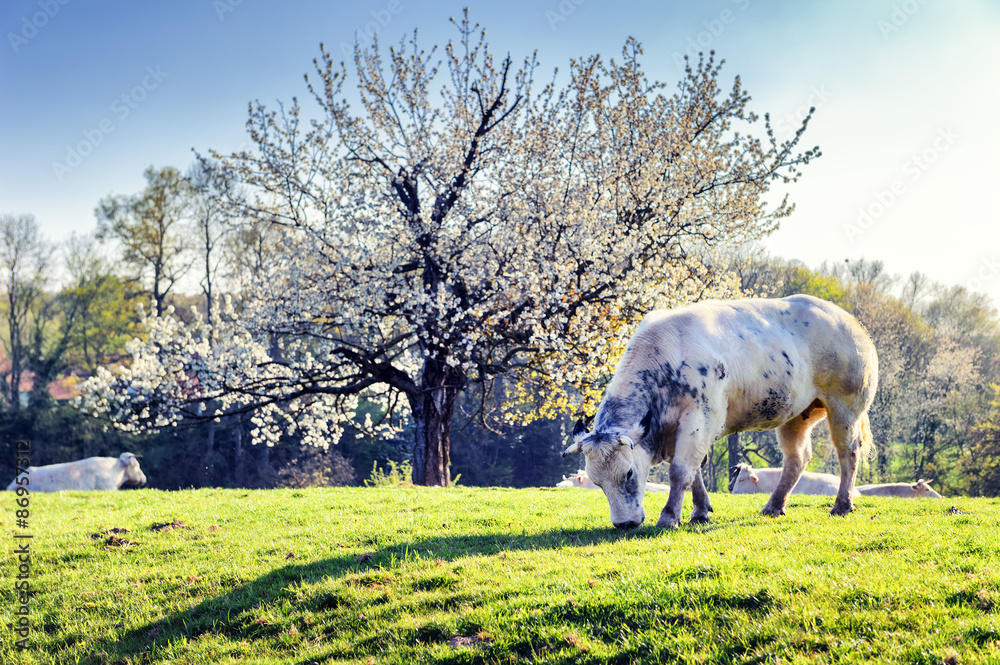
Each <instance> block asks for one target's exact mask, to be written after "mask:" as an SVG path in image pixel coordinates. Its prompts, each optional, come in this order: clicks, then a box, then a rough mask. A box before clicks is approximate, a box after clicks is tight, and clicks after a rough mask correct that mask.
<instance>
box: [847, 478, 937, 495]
mask: <svg viewBox="0 0 1000 665" xmlns="http://www.w3.org/2000/svg"><path fill="white" fill-rule="evenodd" d="M858 492H860V493H861V494H862V495H863V496H899V497H903V498H905V499H941V498H943V497H942V496H941V495H940V494H938V493H937V492H935V491H934V490H933V489H931V486H930V484H929V483H928V482H927V481H926V480H922V479H921V480H918V481H917V482H915V483H913V484H910V483H883V484H881V485H860V486H859V487H858Z"/></svg>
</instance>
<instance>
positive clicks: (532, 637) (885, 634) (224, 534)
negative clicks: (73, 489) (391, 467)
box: [0, 488, 1000, 665]
mask: <svg viewBox="0 0 1000 665" xmlns="http://www.w3.org/2000/svg"><path fill="white" fill-rule="evenodd" d="M665 498H666V497H665V496H664V495H650V496H647V497H646V512H647V515H649V519H647V522H655V520H656V517H657V515H658V514H659V510H660V508H661V507H662V502H663V501H664V500H665ZM13 499H14V496H13V494H10V493H8V494H6V495H5V499H4V501H3V505H4V508H3V509H2V511H0V523H2V525H3V532H4V534H5V535H6V536H7V543H6V544H4V549H5V551H7V552H8V555H7V556H5V557H4V559H3V569H2V575H3V578H2V585H0V586H2V588H0V608H2V611H3V612H4V615H5V616H4V618H3V622H2V623H3V633H2V635H0V663H5V664H6V663H16V662H21V663H32V664H34V663H39V664H41V663H46V664H48V663H52V664H58V665H66V664H70V663H92V664H95V665H96V664H98V663H100V664H102V665H103V664H106V663H211V664H212V665H222V664H226V663H288V664H295V665H308V664H310V663H321V664H324V665H327V664H333V663H407V664H409V663H515V662H539V663H633V662H643V663H647V662H648V663H653V662H684V663H697V662H703V663H726V664H729V663H776V662H780V663H876V662H899V663H926V664H932V663H933V664H938V663H988V662H1000V625H998V621H997V612H998V610H1000V538H998V535H997V534H998V528H997V527H998V523H1000V501H997V500H986V499H945V500H943V501H934V500H916V501H905V500H892V499H876V498H864V499H861V500H859V505H858V510H857V511H856V512H855V513H853V514H852V515H850V516H849V517H847V518H832V517H830V516H829V515H828V514H827V511H828V510H829V507H830V505H831V500H832V497H803V496H793V497H792V500H791V503H790V506H789V510H788V515H787V516H785V517H782V518H779V519H769V518H764V517H761V516H759V514H758V513H759V510H760V508H761V507H762V506H763V503H764V501H765V500H766V497H765V496H763V495H756V496H738V497H731V496H728V495H717V496H713V502H714V505H715V514H714V520H715V521H714V523H713V524H711V525H708V526H698V527H682V528H681V529H679V530H676V531H661V530H658V529H656V528H655V527H651V526H645V527H642V528H640V529H638V530H636V531H634V532H630V533H623V532H618V531H615V530H613V529H611V528H610V524H609V521H608V511H607V504H606V502H605V500H604V497H603V495H602V494H600V493H599V492H593V491H583V490H571V489H567V490H504V489H478V488H455V489H448V490H435V489H405V488H373V489H353V488H352V489H315V490H272V491H252V492H248V491H244V490H197V491H185V492H159V491H149V490H143V491H128V492H117V493H66V494H63V495H35V496H33V497H32V503H31V510H32V517H31V519H32V523H31V528H30V531H31V532H32V533H34V535H35V539H34V541H33V545H32V547H33V558H32V566H33V570H32V584H33V587H34V589H35V590H36V595H35V597H34V599H33V601H32V605H31V616H32V620H33V622H34V625H35V630H34V632H33V634H32V636H31V639H30V648H29V649H28V650H26V651H17V650H16V649H15V639H16V636H15V635H14V634H13V633H12V632H11V629H10V627H9V624H10V621H11V618H12V613H11V610H12V608H13V607H14V605H15V599H16V597H15V594H14V591H13V584H14V582H13V578H14V575H15V573H16V566H15V563H14V561H13V559H12V557H11V556H10V555H9V552H10V551H11V550H12V549H13V547H14V544H13V543H14V539H13V537H12V533H13V532H14V531H15V530H16V529H15V528H14V510H15V508H14V505H13ZM952 506H954V507H956V508H958V509H960V510H961V511H964V514H954V513H949V512H948V509H949V508H950V507H952ZM687 509H688V511H689V510H690V499H688V507H687ZM175 520H176V521H181V522H183V523H184V524H185V525H186V528H185V527H179V528H173V529H164V530H160V531H153V530H151V528H150V527H151V526H152V525H154V524H158V523H164V522H174V521H175ZM112 528H119V529H121V528H124V529H127V530H128V531H127V532H119V533H108V531H109V530H110V529H112ZM112 537H114V539H118V540H113V539H112ZM121 539H124V540H127V541H131V543H130V544H128V543H126V544H121V543H120V541H121ZM456 638H459V639H457V640H456Z"/></svg>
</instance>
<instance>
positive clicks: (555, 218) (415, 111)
mask: <svg viewBox="0 0 1000 665" xmlns="http://www.w3.org/2000/svg"><path fill="white" fill-rule="evenodd" d="M455 25H456V27H457V29H458V37H457V39H456V41H453V42H449V43H448V44H447V45H446V46H445V47H444V48H443V53H441V52H439V49H438V48H436V47H435V48H432V49H430V50H429V51H426V50H423V49H421V48H420V46H419V45H418V42H417V36H416V33H414V34H413V35H412V37H410V38H407V39H404V40H402V41H401V42H400V43H399V44H398V45H397V46H395V47H392V48H390V49H389V51H388V53H387V54H384V53H383V52H382V50H381V47H380V45H379V43H378V41H377V40H376V41H375V42H373V43H372V45H371V46H370V47H369V48H361V47H360V46H358V47H357V48H356V51H355V57H354V63H353V68H351V67H348V66H347V65H346V64H345V63H340V64H337V63H335V61H334V58H333V56H332V55H331V54H330V53H329V52H327V51H326V50H325V49H323V48H322V47H321V53H320V56H319V58H317V60H316V61H315V65H316V75H315V76H313V77H307V86H308V90H309V91H310V93H311V94H312V96H313V97H314V100H315V102H316V104H317V105H318V108H319V109H320V112H321V113H320V117H318V118H315V119H311V120H307V119H305V118H304V116H303V109H302V107H301V106H300V105H299V104H298V102H297V101H295V102H294V103H293V104H292V105H291V106H290V107H288V108H285V107H281V108H279V109H278V110H269V109H267V108H266V107H264V106H263V105H261V104H259V103H255V104H252V105H251V108H250V118H249V121H248V129H249V134H250V138H251V140H252V143H253V149H252V150H250V151H244V152H240V153H236V154H232V155H221V154H214V153H213V155H212V160H211V162H212V164H211V165H210V168H211V171H212V173H213V175H214V178H215V184H214V187H213V191H216V192H219V196H220V197H221V198H222V202H223V203H224V206H225V209H226V210H227V211H228V215H229V217H230V219H233V220H239V221H240V223H242V224H247V225H250V224H268V225H271V226H272V227H278V228H279V229H280V230H281V233H280V235H278V236H277V237H276V238H275V239H274V247H273V248H272V252H271V257H272V258H271V260H269V262H268V263H267V264H266V265H262V266H259V268H258V269H257V270H253V271H250V272H249V273H248V278H247V279H246V280H245V281H244V282H243V283H242V284H241V285H240V289H239V292H238V296H239V297H238V298H237V299H236V300H230V301H229V305H228V311H227V312H226V313H224V314H223V315H221V316H216V317H215V319H214V321H213V324H214V325H213V326H212V327H211V329H210V328H209V326H208V325H207V324H206V323H205V322H204V321H200V322H199V323H197V324H195V325H194V326H183V325H181V324H180V323H178V322H176V321H175V320H173V319H172V318H171V317H170V316H169V315H167V316H155V315H151V316H150V317H149V318H147V320H146V324H147V326H148V328H149V331H150V332H149V336H148V338H147V339H146V340H144V341H142V342H139V341H137V342H135V343H134V344H133V345H132V346H131V348H130V351H131V352H132V354H133V356H134V362H133V363H132V365H131V367H129V368H127V369H125V370H123V371H122V372H121V373H120V374H117V375H116V374H113V373H111V372H108V371H103V372H101V373H99V375H98V376H97V377H96V378H95V379H94V380H92V381H91V382H90V384H89V391H90V392H89V397H88V400H89V401H88V405H89V408H91V409H93V410H95V411H104V412H108V411H110V413H111V414H112V415H113V416H114V417H115V418H116V419H117V421H118V422H119V424H120V425H122V426H124V427H146V426H162V425H165V424H170V423H174V422H177V420H178V419H179V418H181V417H182V416H198V415H204V411H203V410H202V408H203V405H204V404H205V403H206V402H207V401H209V400H212V401H213V403H214V404H216V405H218V408H219V409H220V412H223V413H224V412H237V411H247V412H252V413H253V418H254V422H255V423H256V425H257V427H256V429H255V431H254V435H255V436H256V437H257V438H258V439H259V440H262V441H265V442H266V441H272V442H273V441H275V440H277V437H278V436H279V432H280V430H281V428H282V427H287V428H290V429H291V430H292V431H297V432H299V433H301V434H302V435H303V437H304V438H305V439H306V440H309V441H313V442H315V443H318V444H322V445H327V444H329V443H330V442H335V441H336V440H337V439H338V437H339V434H340V432H341V427H342V425H343V424H344V423H345V422H346V421H347V420H350V419H351V418H353V417H354V415H355V411H356V409H357V405H358V403H359V399H362V398H364V399H366V400H368V401H374V402H376V403H378V404H380V405H381V407H382V412H383V413H384V414H385V417H384V418H383V419H382V420H381V421H380V422H379V421H376V422H370V419H369V423H368V424H369V425H371V427H372V428H377V427H378V426H382V427H385V428H391V427H393V426H395V425H398V423H399V418H400V417H401V416H403V415H405V416H407V417H409V418H410V419H412V422H413V425H414V431H415V435H414V436H415V442H414V465H413V466H414V481H415V482H417V483H421V484H434V485H447V484H448V483H449V482H450V475H449V473H450V472H449V470H448V466H449V454H450V452H449V449H450V427H451V419H452V414H453V412H454V409H455V405H456V402H457V399H458V397H459V395H460V394H462V393H463V392H465V391H468V390H470V389H474V391H475V395H476V396H477V397H476V401H477V402H478V404H479V405H480V410H481V412H482V413H486V411H487V410H488V409H489V408H490V404H491V401H492V397H493V396H494V395H495V394H497V393H498V392H500V391H502V390H503V388H502V387H501V386H498V385H496V384H495V381H496V379H497V378H498V377H509V380H508V381H507V382H506V384H505V385H506V386H512V385H514V386H520V387H521V388H522V390H526V391H527V388H526V387H528V388H530V391H527V392H532V393H534V394H541V395H543V396H544V398H545V400H546V402H547V403H548V404H550V405H553V404H554V405H556V406H557V407H558V408H564V409H567V410H579V409H581V408H584V401H585V400H586V399H588V398H589V399H593V398H594V395H595V394H596V392H595V388H596V387H597V386H598V385H599V381H600V380H601V379H602V377H603V375H604V374H606V373H607V371H608V368H609V364H610V362H611V361H613V360H614V359H615V357H616V355H617V350H618V349H620V347H621V346H622V344H623V342H624V339H625V337H626V336H627V332H628V326H629V324H631V323H633V322H635V321H637V320H638V318H639V316H641V314H643V313H645V312H646V311H648V310H649V309H651V308H654V307H657V306H670V305H676V304H681V303H684V302H689V301H692V300H695V299H698V298H700V297H703V296H704V295H705V294H708V293H725V292H727V290H734V285H733V284H732V283H731V282H729V281H727V280H726V279H725V276H724V275H723V274H722V273H721V271H719V270H718V266H717V265H716V264H715V263H714V262H713V260H712V256H711V252H712V250H713V248H715V247H717V246H719V245H720V244H721V243H724V242H731V241H741V240H747V239H752V238H757V237H760V236H761V235H763V234H765V233H767V232H769V231H770V230H772V229H773V228H775V226H776V224H777V222H778V220H780V219H781V218H782V217H784V216H786V215H787V214H788V213H789V212H790V211H791V206H790V205H788V203H787V200H786V201H782V202H781V203H779V204H778V205H776V206H775V207H773V208H770V209H769V208H768V207H767V206H766V203H765V197H766V195H767V193H768V192H769V190H770V188H771V186H772V185H773V184H775V183H779V182H780V183H784V182H790V181H793V180H795V179H796V178H797V177H798V176H799V173H800V172H799V167H800V166H801V165H803V164H806V163H808V161H809V160H810V159H812V158H814V157H815V156H817V155H818V154H819V153H818V150H817V149H815V148H814V149H812V150H806V151H799V149H798V147H797V146H798V143H799V141H800V138H801V136H802V133H803V131H804V130H805V127H806V123H805V122H804V123H803V125H802V127H800V128H799V130H798V132H797V133H796V134H795V135H794V136H793V137H792V138H791V139H790V140H788V141H784V142H778V141H777V140H776V139H775V137H774V133H773V132H772V131H771V127H770V122H769V121H768V120H767V119H766V118H765V123H764V126H763V131H760V132H758V133H757V135H755V134H754V132H753V131H752V126H753V125H754V124H755V123H756V122H757V121H758V118H757V116H756V115H755V114H753V113H751V112H750V111H749V110H748V108H747V106H748V103H749V101H750V97H749V95H748V94H747V92H746V91H745V90H744V89H743V87H742V85H741V82H740V79H739V78H738V77H737V78H736V79H735V80H734V82H733V86H732V88H731V90H730V91H729V92H726V93H724V92H723V90H722V88H721V87H720V84H719V77H720V72H721V68H722V62H716V61H715V59H714V55H710V56H708V57H702V58H700V59H699V61H698V62H697V63H689V65H688V67H687V69H686V72H685V76H684V78H683V80H682V81H681V82H680V83H679V85H678V86H677V87H676V89H675V90H673V91H672V92H671V90H670V86H668V85H667V84H666V83H664V82H660V81H655V80H650V79H649V78H648V77H647V75H646V74H645V72H644V70H643V68H642V65H641V57H642V48H641V46H640V45H639V44H638V43H637V42H636V41H634V40H631V39H630V40H629V41H628V42H627V43H626V44H625V46H624V48H623V50H622V54H621V57H620V59H609V60H606V59H604V58H602V57H601V56H599V55H593V56H589V57H586V58H582V59H579V60H574V61H571V63H570V67H569V71H568V75H567V78H566V80H565V84H560V83H559V81H560V80H562V79H560V78H559V77H558V76H557V75H556V74H553V77H552V80H551V81H550V82H549V83H547V84H544V85H540V84H538V83H537V82H536V76H537V74H538V71H539V64H538V59H537V55H533V56H530V57H528V58H527V59H525V60H524V61H523V63H522V64H521V65H520V66H515V64H514V62H513V60H512V59H511V58H510V57H509V56H508V57H506V58H504V59H503V60H500V61H497V60H496V59H495V58H494V56H493V53H492V52H491V50H490V47H489V45H488V44H487V43H486V41H485V31H483V30H482V29H481V28H480V26H478V25H473V24H471V23H470V22H469V20H468V16H465V17H464V18H463V19H461V20H458V21H455ZM352 71H353V74H354V75H355V77H356V78H355V80H354V83H353V85H354V86H356V90H357V93H358V98H359V99H360V104H359V108H358V110H354V109H353V108H352V106H351V104H350V103H349V101H348V100H349V95H348V94H347V92H346V91H347V86H348V85H349V81H350V74H351V72H352ZM807 121H808V118H807ZM208 162H209V160H206V164H208ZM157 314H158V313H157ZM210 339H211V341H210ZM527 392H525V393H524V394H527ZM538 413H540V410H538V409H533V410H522V411H520V412H519V414H518V415H519V416H520V417H521V418H522V419H530V418H531V417H532V416H533V415H537V414H538Z"/></svg>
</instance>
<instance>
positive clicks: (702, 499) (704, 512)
mask: <svg viewBox="0 0 1000 665" xmlns="http://www.w3.org/2000/svg"><path fill="white" fill-rule="evenodd" d="M691 498H692V499H693V500H694V511H692V513H691V524H708V522H709V517H708V514H709V513H710V512H712V502H711V501H710V500H709V498H708V490H706V489H705V478H704V477H703V476H702V475H701V469H698V471H697V472H696V473H695V474H694V482H692V483H691Z"/></svg>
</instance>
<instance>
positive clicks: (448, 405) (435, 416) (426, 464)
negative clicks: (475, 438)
mask: <svg viewBox="0 0 1000 665" xmlns="http://www.w3.org/2000/svg"><path fill="white" fill-rule="evenodd" d="M461 385H462V375H461V373H460V372H459V371H458V370H456V369H455V368H453V367H450V366H449V365H447V364H446V363H443V362H441V361H438V360H431V359H428V360H427V361H426V362H425V364H424V374H423V380H422V382H421V392H420V393H419V394H417V395H411V396H410V398H409V402H410V410H411V411H412V413H413V422H414V424H415V426H416V427H415V430H416V431H415V433H414V438H415V441H414V445H413V484H414V485H430V486H435V487H447V486H449V485H451V469H450V468H449V465H450V464H451V416H452V414H453V413H454V411H455V402H456V401H457V399H458V393H459V391H460V389H461Z"/></svg>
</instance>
